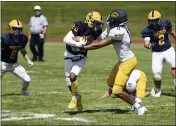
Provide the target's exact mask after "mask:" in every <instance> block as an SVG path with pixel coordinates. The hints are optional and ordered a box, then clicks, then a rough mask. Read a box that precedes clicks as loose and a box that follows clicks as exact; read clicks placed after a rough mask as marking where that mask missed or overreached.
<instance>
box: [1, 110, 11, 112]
mask: <svg viewBox="0 0 176 126" xmlns="http://www.w3.org/2000/svg"><path fill="white" fill-rule="evenodd" d="M2 112H10V111H9V110H2Z"/></svg>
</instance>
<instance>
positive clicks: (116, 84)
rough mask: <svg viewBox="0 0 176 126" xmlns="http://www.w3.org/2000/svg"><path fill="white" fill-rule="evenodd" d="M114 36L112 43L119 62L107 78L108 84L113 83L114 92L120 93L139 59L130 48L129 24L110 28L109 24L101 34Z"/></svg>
mask: <svg viewBox="0 0 176 126" xmlns="http://www.w3.org/2000/svg"><path fill="white" fill-rule="evenodd" d="M101 37H102V39H103V38H105V37H110V38H112V41H113V42H112V44H113V46H114V49H115V51H116V54H117V57H118V60H119V62H118V63H117V64H116V65H115V66H114V68H113V69H112V71H111V73H110V75H109V78H108V80H107V84H108V85H111V86H112V85H113V89H112V92H113V94H118V93H120V92H122V91H123V88H124V86H125V84H126V82H127V80H128V78H129V76H130V74H131V72H132V71H133V70H134V69H135V67H136V64H137V59H136V57H135V55H134V53H133V52H132V51H131V49H130V45H131V39H130V31H129V29H128V27H127V25H122V26H119V27H115V28H112V29H110V28H109V26H108V25H107V28H106V30H105V31H104V32H103V33H102V35H101Z"/></svg>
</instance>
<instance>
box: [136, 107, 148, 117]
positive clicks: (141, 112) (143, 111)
mask: <svg viewBox="0 0 176 126" xmlns="http://www.w3.org/2000/svg"><path fill="white" fill-rule="evenodd" d="M145 112H147V108H146V107H144V106H140V107H139V108H138V115H144V114H145Z"/></svg>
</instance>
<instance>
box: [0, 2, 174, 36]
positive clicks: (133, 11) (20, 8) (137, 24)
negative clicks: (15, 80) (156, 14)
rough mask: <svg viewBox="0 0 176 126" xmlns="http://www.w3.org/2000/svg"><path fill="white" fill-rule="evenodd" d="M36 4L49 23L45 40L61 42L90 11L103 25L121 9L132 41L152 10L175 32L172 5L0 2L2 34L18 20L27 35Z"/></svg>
mask: <svg viewBox="0 0 176 126" xmlns="http://www.w3.org/2000/svg"><path fill="white" fill-rule="evenodd" d="M37 4H39V5H41V7H42V9H43V14H44V15H45V16H46V17H47V19H48V22H49V27H48V32H47V37H48V38H63V37H64V36H65V35H66V33H67V32H68V30H69V29H70V28H71V27H72V23H73V22H74V21H78V20H82V21H84V19H85V17H86V15H87V13H88V12H90V11H92V10H96V11H99V12H100V13H101V14H102V15H103V19H104V21H106V18H107V16H108V14H109V13H111V12H112V11H113V10H115V9H118V8H121V9H125V10H126V11H127V14H128V20H129V22H128V24H129V28H130V30H131V33H132V39H141V35H140V32H141V30H142V29H143V28H144V27H146V25H147V15H148V13H149V12H150V11H151V10H153V9H156V10H159V11H160V12H161V13H162V15H163V18H164V19H170V20H171V22H172V25H173V28H175V2H149V1H148V2H122V1H121V2H2V8H1V9H2V11H1V12H2V25H1V26H2V32H6V30H5V29H7V26H8V23H9V22H10V20H12V19H19V20H21V21H22V22H23V25H24V33H25V34H27V33H28V23H29V19H30V17H31V16H32V15H33V14H34V11H33V7H34V6H35V5H37ZM104 27H105V25H104Z"/></svg>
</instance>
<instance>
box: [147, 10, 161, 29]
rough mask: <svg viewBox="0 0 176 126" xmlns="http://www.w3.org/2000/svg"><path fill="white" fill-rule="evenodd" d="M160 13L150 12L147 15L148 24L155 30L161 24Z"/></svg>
mask: <svg viewBox="0 0 176 126" xmlns="http://www.w3.org/2000/svg"><path fill="white" fill-rule="evenodd" d="M161 17H162V16H161V13H160V12H159V11H157V10H152V11H151V12H150V13H149V14H148V24H149V26H150V27H152V28H157V27H158V26H160V24H161Z"/></svg>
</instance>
